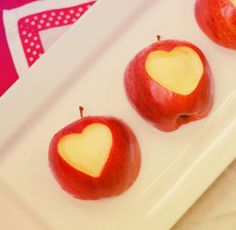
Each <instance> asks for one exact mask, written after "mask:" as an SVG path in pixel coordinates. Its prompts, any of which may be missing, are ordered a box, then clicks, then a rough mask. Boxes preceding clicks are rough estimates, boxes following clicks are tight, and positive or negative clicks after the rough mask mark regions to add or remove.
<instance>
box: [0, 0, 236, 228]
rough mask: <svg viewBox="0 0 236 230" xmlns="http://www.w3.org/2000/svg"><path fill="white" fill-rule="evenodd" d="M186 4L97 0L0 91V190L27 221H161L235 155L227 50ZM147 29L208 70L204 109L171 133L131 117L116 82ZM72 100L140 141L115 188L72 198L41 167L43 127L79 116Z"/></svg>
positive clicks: (109, 224)
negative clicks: (129, 181) (208, 101)
mask: <svg viewBox="0 0 236 230" xmlns="http://www.w3.org/2000/svg"><path fill="white" fill-rule="evenodd" d="M193 7H194V0H189V1H186V0H159V1H158V0H156V1H154V0H150V1H146V0H129V1H125V0H119V1H111V0H99V2H97V3H96V4H95V5H94V7H92V9H91V10H90V11H89V12H88V13H87V14H86V15H84V17H83V18H81V20H79V21H78V22H77V23H76V24H75V25H74V26H73V28H72V29H71V30H70V31H69V32H68V33H66V35H65V36H63V38H62V39H60V41H59V42H58V43H57V44H56V45H55V46H54V47H53V48H52V49H51V50H50V51H49V52H47V53H46V55H44V56H43V57H42V58H41V59H40V60H39V61H38V62H37V63H36V64H35V65H34V66H33V67H32V68H31V69H30V70H29V71H28V73H27V74H26V75H25V77H24V79H23V80H21V81H19V82H17V84H15V85H14V87H12V88H11V90H10V91H9V92H8V93H7V94H5V96H3V97H2V98H1V101H0V114H1V119H0V137H1V138H0V190H1V194H5V195H6V196H8V195H9V194H8V193H11V197H14V202H16V203H17V204H18V203H19V204H18V206H17V207H21V209H22V212H27V215H28V217H29V219H32V220H31V221H34V222H35V223H36V224H35V226H36V225H37V224H38V225H39V228H40V226H41V229H57V230H65V229H70V230H73V229H83V230H91V229H99V230H110V229H114V230H116V229H122V230H126V229H127V230H132V229H135V230H136V229H140V230H143V229H150V230H151V229H160V230H162V229H163V230H165V229H169V228H170V227H171V226H172V225H173V224H174V223H175V222H176V221H177V220H178V219H179V218H180V217H181V216H182V214H183V213H184V212H185V211H186V210H187V209H188V208H189V207H190V206H191V205H192V204H193V202H194V201H195V200H196V199H197V198H198V197H199V196H200V195H201V194H202V193H203V192H204V191H205V190H206V189H207V187H208V186H209V185H210V184H211V183H212V182H213V181H214V180H215V179H216V178H217V176H219V175H220V173H221V172H222V171H223V170H224V169H225V168H226V167H227V166H228V165H229V164H230V163H231V162H232V161H233V160H234V159H235V157H236V151H235V146H236V143H235V141H234V137H235V135H236V120H235V117H236V93H235V85H236V78H235V75H236V69H235V60H236V53H235V52H233V51H229V50H226V49H223V48H220V47H218V46H216V45H215V44H213V43H212V42H211V41H209V39H207V38H206V36H205V35H203V33H202V32H201V31H200V29H199V28H198V26H197V24H196V22H195V20H194V14H193ZM157 34H160V35H161V36H162V38H163V39H165V38H178V39H185V40H188V41H190V42H192V43H195V44H196V45H197V46H199V47H200V48H201V49H202V50H203V51H204V53H205V54H206V56H207V58H208V59H209V62H210V65H211V67H212V70H213V75H214V79H215V88H216V97H215V104H214V108H213V111H212V113H211V114H210V115H209V116H208V118H206V119H204V120H201V121H198V122H194V123H191V124H189V125H186V126H184V127H181V128H180V129H178V130H177V131H175V132H172V133H163V132H160V131H158V130H156V129H154V128H152V127H151V126H150V125H149V124H147V123H146V122H145V121H144V120H143V119H142V118H140V117H139V115H137V114H136V112H134V110H133V109H132V108H131V106H130V105H129V103H128V101H127V99H126V96H125V92H124V87H123V73H124V69H125V67H126V65H127V63H128V61H129V60H130V59H131V58H132V57H133V55H134V54H135V53H136V52H137V51H139V50H140V49H142V48H143V47H145V46H147V45H148V44H150V43H152V42H154V41H155V39H156V35H157ZM80 105H83V106H84V107H85V114H88V115H113V116H117V117H120V118H122V119H123V120H125V121H126V122H127V123H128V124H129V125H130V126H131V128H132V129H133V130H134V132H135V133H136V135H137V137H138V139H139V141H140V145H141V149H142V168H141V173H140V175H139V177H138V179H137V181H136V182H135V184H134V185H133V186H132V187H131V189H129V190H128V192H126V193H124V194H123V195H121V196H119V197H116V198H110V199H104V200H100V201H81V200H77V199H74V198H72V197H70V196H69V195H68V194H66V193H65V192H63V191H62V190H61V189H60V187H59V186H58V184H57V183H56V182H55V180H54V178H53V177H52V174H51V172H50V170H49V168H48V160H47V151H48V144H49V141H50V139H51V137H52V135H53V134H54V133H55V132H56V131H58V130H59V129H60V128H61V127H63V126H64V125H66V124H68V123H70V122H72V121H74V120H76V119H78V118H79V106H80ZM1 206H2V205H1ZM12 207H14V205H12ZM9 213H10V212H7V213H4V212H3V214H1V216H2V215H3V216H4V215H8V214H9ZM24 220H25V216H24ZM11 224H12V223H11ZM21 224H22V223H21ZM25 226H26V225H25ZM0 228H1V229H2V227H1V223H0ZM22 229H23V228H22Z"/></svg>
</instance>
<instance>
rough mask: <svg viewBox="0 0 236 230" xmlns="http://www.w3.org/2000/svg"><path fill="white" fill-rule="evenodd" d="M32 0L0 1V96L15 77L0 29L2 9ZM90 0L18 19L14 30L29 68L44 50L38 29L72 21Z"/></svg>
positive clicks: (82, 11) (90, 4)
mask: <svg viewBox="0 0 236 230" xmlns="http://www.w3.org/2000/svg"><path fill="white" fill-rule="evenodd" d="M34 1H37V0H0V63H1V67H0V97H1V96H2V95H3V94H4V93H5V92H6V91H7V89H9V88H10V87H11V86H12V85H13V84H14V83H15V81H16V80H17V79H18V74H17V71H16V68H15V66H14V63H13V59H12V56H11V53H10V49H9V47H8V42H7V38H6V33H5V31H4V25H3V10H4V9H14V8H17V7H20V6H22V5H24V4H27V3H30V2H34ZM94 2H95V1H94V0H93V1H88V2H86V3H82V4H79V5H77V6H72V7H67V8H61V9H50V10H46V11H42V12H38V13H35V14H29V15H27V16H25V17H23V18H19V19H18V26H17V30H18V33H19V36H20V40H21V41H20V42H21V43H22V47H23V50H24V54H25V56H24V57H25V59H26V61H27V63H28V66H29V67H30V66H31V65H32V64H33V63H34V62H35V61H36V60H37V59H38V58H39V57H40V56H41V55H42V54H43V53H44V52H45V50H44V47H43V44H42V41H41V37H40V31H43V30H47V29H52V28H56V27H62V26H65V25H71V24H73V23H74V22H76V21H77V19H79V18H80V17H81V16H82V15H83V14H84V13H85V12H86V11H87V10H88V8H89V7H90V6H92V5H93V4H94ZM11 49H12V48H11ZM14 55H15V56H14V58H15V57H16V55H17V53H16V54H15V53H14ZM14 60H15V59H14ZM24 61H25V60H24ZM16 63H17V62H16ZM18 63H19V62H18ZM18 67H19V66H18Z"/></svg>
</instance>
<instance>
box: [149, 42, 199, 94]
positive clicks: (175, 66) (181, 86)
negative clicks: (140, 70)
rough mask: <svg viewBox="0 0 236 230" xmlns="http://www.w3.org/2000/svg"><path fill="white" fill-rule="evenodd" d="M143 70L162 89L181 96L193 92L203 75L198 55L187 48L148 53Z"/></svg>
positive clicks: (180, 47)
mask: <svg viewBox="0 0 236 230" xmlns="http://www.w3.org/2000/svg"><path fill="white" fill-rule="evenodd" d="M145 69H146V71H147V73H148V75H149V76H150V77H151V78H152V79H153V80H154V81H156V82H157V83H158V84H160V85H161V86H162V87H164V88H166V89H168V90H170V91H172V92H175V93H178V94H182V95H188V94H190V93H191V92H193V90H194V89H195V88H196V87H197V85H198V82H199V81H200V79H201V77H202V74H203V64H202V61H201V59H200V57H199V55H198V54H197V53H196V52H195V51H194V50H193V49H191V48H190V47H187V46H179V47H176V48H174V49H172V50H171V51H169V52H167V51H163V50H157V51H153V52H150V54H149V55H148V57H147V59H146V63H145Z"/></svg>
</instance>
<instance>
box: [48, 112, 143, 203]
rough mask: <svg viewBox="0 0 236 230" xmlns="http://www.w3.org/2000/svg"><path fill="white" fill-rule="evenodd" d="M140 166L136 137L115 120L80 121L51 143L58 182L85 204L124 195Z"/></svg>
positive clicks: (84, 119) (105, 118)
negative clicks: (86, 201) (85, 201)
mask: <svg viewBox="0 0 236 230" xmlns="http://www.w3.org/2000/svg"><path fill="white" fill-rule="evenodd" d="M140 164H141V159H140V149H139V145H138V142H137V139H136V137H135V135H134V134H133V132H132V131H131V129H130V128H129V127H128V126H127V125H126V124H125V123H124V122H123V121H121V120H119V119H117V118H114V117H102V116H88V117H84V118H81V119H80V120H78V121H75V122H73V123H72V124H70V125H68V126H66V127H65V128H63V129H62V130H60V131H59V132H58V133H57V134H56V135H55V136H54V137H53V138H52V140H51V143H50V148H49V165H50V168H51V170H52V173H53V174H54V176H55V178H56V180H57V181H58V183H59V184H60V185H61V187H62V188H63V189H64V190H65V191H67V192H69V193H70V194H71V195H73V196H75V197H77V198H80V199H84V200H96V199H100V198H104V197H110V196H116V195H119V194H121V193H122V192H124V191H125V190H127V189H128V188H129V187H130V186H131V185H132V184H133V182H134V181H135V179H136V177H137V176H138V173H139V169H140Z"/></svg>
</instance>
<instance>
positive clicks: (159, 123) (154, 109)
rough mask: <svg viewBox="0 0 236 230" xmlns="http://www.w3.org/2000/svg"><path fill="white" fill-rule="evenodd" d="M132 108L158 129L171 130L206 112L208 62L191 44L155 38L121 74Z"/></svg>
mask: <svg viewBox="0 0 236 230" xmlns="http://www.w3.org/2000/svg"><path fill="white" fill-rule="evenodd" d="M124 85H125V90H126V93H127V96H128V99H129V101H130V103H131V104H132V106H133V107H134V108H135V110H136V111H137V112H138V113H139V114H140V115H141V116H142V117H143V118H144V119H145V120H147V121H149V122H150V123H151V124H152V125H153V126H155V127H156V128H158V129H160V130H162V131H173V130H175V129H177V128H178V127H179V126H181V125H183V124H186V123H188V122H191V121H194V120H199V119H202V118H204V117H206V116H207V115H208V113H209V112H210V110H211V108H212V104H213V96H214V87H213V82H212V76H211V70H210V67H209V65H208V62H207V60H206V58H205V56H204V55H203V53H202V52H201V50H200V49H199V48H197V47H196V46H195V45H193V44H191V43H189V42H186V41H178V40H163V41H158V42H156V43H154V44H151V45H150V46H148V47H146V48H145V49H143V50H141V51H140V52H139V53H138V54H137V55H136V56H135V57H134V58H133V59H132V60H131V62H130V63H129V65H128V66H127V68H126V71H125V77H124Z"/></svg>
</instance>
